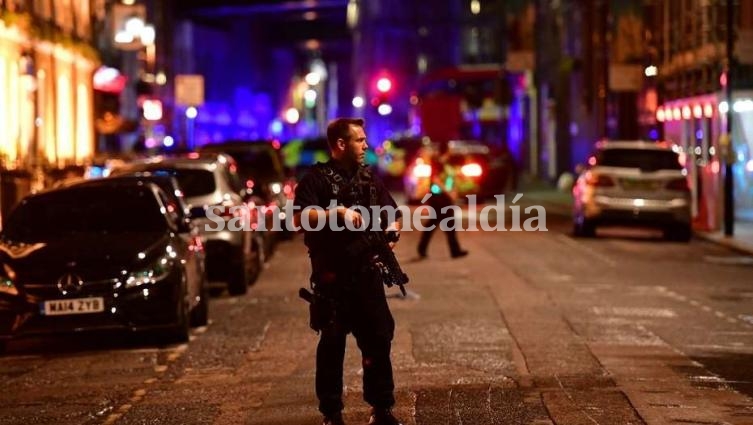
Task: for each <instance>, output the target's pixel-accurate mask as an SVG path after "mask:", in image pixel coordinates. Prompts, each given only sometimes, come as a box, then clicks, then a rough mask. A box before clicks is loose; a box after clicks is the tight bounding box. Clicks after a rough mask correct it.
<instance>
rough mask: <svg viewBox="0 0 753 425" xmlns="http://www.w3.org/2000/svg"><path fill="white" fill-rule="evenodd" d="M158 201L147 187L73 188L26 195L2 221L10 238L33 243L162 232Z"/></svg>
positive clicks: (163, 217)
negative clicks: (76, 235)
mask: <svg viewBox="0 0 753 425" xmlns="http://www.w3.org/2000/svg"><path fill="white" fill-rule="evenodd" d="M167 229H168V225H167V221H166V219H165V216H164V215H163V213H162V212H161V211H160V204H159V202H158V201H157V199H156V198H155V196H154V193H153V192H152V191H151V189H149V188H148V187H118V188H117V190H116V189H115V188H114V187H96V188H74V189H68V190H64V191H58V192H52V193H49V194H43V195H38V196H34V197H31V198H28V199H27V200H26V201H24V202H22V203H21V204H20V205H19V206H18V208H16V209H15V210H14V211H13V213H11V215H10V217H8V220H7V222H6V224H5V229H4V234H5V235H6V236H7V237H8V238H9V239H11V240H16V241H22V242H34V241H40V240H49V239H56V238H60V237H65V236H70V235H71V234H72V233H125V232H143V233H149V232H164V231H166V230H167Z"/></svg>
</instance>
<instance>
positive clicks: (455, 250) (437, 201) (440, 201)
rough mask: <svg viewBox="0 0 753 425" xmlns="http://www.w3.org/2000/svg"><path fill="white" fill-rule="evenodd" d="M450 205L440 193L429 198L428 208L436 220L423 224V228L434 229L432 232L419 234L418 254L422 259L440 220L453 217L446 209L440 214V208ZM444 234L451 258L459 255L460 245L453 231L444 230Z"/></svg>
mask: <svg viewBox="0 0 753 425" xmlns="http://www.w3.org/2000/svg"><path fill="white" fill-rule="evenodd" d="M450 205H453V202H452V199H451V198H450V197H449V195H447V194H445V193H440V194H439V195H434V196H432V197H431V198H429V206H430V207H432V208H433V209H434V211H436V218H430V219H427V220H426V221H424V223H423V225H424V226H425V227H431V226H434V228H433V229H432V230H423V231H422V232H421V240H420V241H419V242H418V254H419V255H421V256H422V257H424V256H426V254H427V250H428V249H429V242H430V241H431V236H432V235H433V234H434V232H435V231H437V230H438V229H439V223H441V222H442V220H444V219H446V218H448V217H452V216H453V214H454V212H453V211H452V209H448V210H446V211H445V212H442V208H444V207H448V206H450ZM439 230H441V229H439ZM444 233H445V236H447V245H448V246H449V248H450V254H451V255H453V256H455V255H457V254H459V253H460V251H462V250H461V249H460V244H459V243H458V236H457V234H456V233H455V229H454V228H453V229H449V230H445V231H444Z"/></svg>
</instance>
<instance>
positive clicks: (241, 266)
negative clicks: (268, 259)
mask: <svg viewBox="0 0 753 425" xmlns="http://www.w3.org/2000/svg"><path fill="white" fill-rule="evenodd" d="M248 262H249V261H248V259H247V258H246V252H245V249H244V250H241V252H240V253H239V255H238V259H237V260H236V261H235V262H231V263H230V264H231V267H232V268H233V271H232V273H231V275H230V277H229V279H228V282H227V292H228V293H229V294H230V295H243V294H245V293H246V292H248V281H249V279H248Z"/></svg>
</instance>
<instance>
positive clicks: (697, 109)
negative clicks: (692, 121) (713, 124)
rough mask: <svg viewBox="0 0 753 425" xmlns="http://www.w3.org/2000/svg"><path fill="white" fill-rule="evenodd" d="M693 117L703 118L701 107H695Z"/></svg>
mask: <svg viewBox="0 0 753 425" xmlns="http://www.w3.org/2000/svg"><path fill="white" fill-rule="evenodd" d="M693 116H694V117H696V118H701V117H702V116H703V108H701V105H695V106H693Z"/></svg>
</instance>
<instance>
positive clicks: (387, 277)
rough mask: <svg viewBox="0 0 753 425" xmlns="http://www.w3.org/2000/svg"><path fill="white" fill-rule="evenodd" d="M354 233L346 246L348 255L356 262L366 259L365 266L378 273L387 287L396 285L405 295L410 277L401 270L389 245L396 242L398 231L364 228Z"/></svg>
mask: <svg viewBox="0 0 753 425" xmlns="http://www.w3.org/2000/svg"><path fill="white" fill-rule="evenodd" d="M354 233H355V235H356V238H355V240H354V241H353V242H351V243H350V244H349V245H348V246H347V248H346V252H347V254H348V257H349V258H350V259H351V260H352V261H354V262H356V263H361V262H364V261H367V263H366V266H367V267H369V268H371V269H372V270H374V271H376V272H377V273H379V277H380V278H381V280H382V283H384V284H385V285H387V287H388V288H391V287H392V286H398V287H399V288H400V292H401V293H402V294H403V296H405V295H407V293H406V292H405V284H407V283H408V282H409V281H410V279H409V278H408V275H407V274H405V273H404V272H403V269H402V268H401V267H400V263H399V262H398V261H397V257H395V253H394V252H393V251H392V249H391V248H390V246H389V244H390V243H391V242H397V240H398V238H399V236H398V233H397V232H395V231H389V232H385V231H379V230H376V231H370V230H364V231H360V232H354Z"/></svg>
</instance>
